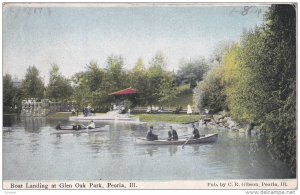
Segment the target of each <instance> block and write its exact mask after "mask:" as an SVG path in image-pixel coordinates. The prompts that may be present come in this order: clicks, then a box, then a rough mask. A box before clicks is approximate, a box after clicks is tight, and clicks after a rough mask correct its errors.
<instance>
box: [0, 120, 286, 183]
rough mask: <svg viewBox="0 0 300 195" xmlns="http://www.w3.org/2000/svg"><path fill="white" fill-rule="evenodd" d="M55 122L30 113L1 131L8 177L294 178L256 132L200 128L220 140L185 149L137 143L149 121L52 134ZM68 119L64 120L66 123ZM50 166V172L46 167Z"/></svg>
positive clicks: (161, 129)
mask: <svg viewBox="0 0 300 195" xmlns="http://www.w3.org/2000/svg"><path fill="white" fill-rule="evenodd" d="M12 121H13V120H12ZM57 121H58V120H53V119H52V120H48V119H47V120H46V119H45V118H38V117H35V118H29V117H28V118H24V119H22V123H21V125H23V127H22V128H20V127H18V128H20V129H22V131H15V129H16V128H15V127H13V130H14V132H13V133H6V134H3V159H4V169H3V170H4V171H3V178H4V179H26V180H28V179H46V180H47V179H77V180H78V179H83V180H85V179H97V178H113V179H145V180H147V179H157V180H160V179H161V180H166V179H171V180H172V179H230V178H231V179H262V178H290V177H291V175H290V172H289V170H288V168H287V167H286V166H285V165H284V164H283V163H280V162H278V161H276V160H275V159H273V158H272V156H270V154H269V153H268V151H267V150H266V148H265V147H264V144H265V143H264V142H261V139H259V138H258V137H257V136H247V135H246V134H243V133H239V132H231V131H225V130H211V129H199V130H200V132H201V134H206V133H218V134H219V137H218V141H217V142H215V143H210V144H195V145H186V146H185V148H184V149H182V147H181V145H178V146H177V145H165V146H159V145H153V146H144V145H135V144H134V137H144V136H145V135H146V132H147V130H148V128H149V124H125V123H114V122H97V123H96V125H97V126H104V125H108V124H109V125H110V128H109V130H108V131H104V132H97V133H90V134H63V135H60V134H56V135H51V134H50V133H51V131H54V129H53V127H54V126H55V124H56V123H57ZM68 123H70V122H69V121H65V124H68ZM13 125H14V124H12V126H13ZM168 127H169V124H161V125H159V124H157V125H154V132H155V133H157V134H158V135H159V137H160V138H165V137H166V136H167V131H168ZM175 128H176V130H177V132H178V134H179V136H182V135H184V134H189V133H191V128H190V125H174V129H175ZM24 129H25V131H24ZM20 154H22V155H20ZM11 162H14V163H13V164H11ZM170 162H174V163H171V164H170ZM17 165H18V168H17V169H16V166H17ZM41 165H43V166H41ZM124 166H125V167H126V168H125V169H124ZM153 166H155V168H156V169H155V170H153ZM48 169H51V172H47V171H45V170H48ZM156 170H157V171H156ZM174 170H176V174H174ZM141 171H143V174H142V176H141V174H140V173H141ZM46 172H47V173H46ZM200 173H201V174H200Z"/></svg>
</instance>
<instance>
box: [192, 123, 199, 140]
mask: <svg viewBox="0 0 300 195" xmlns="http://www.w3.org/2000/svg"><path fill="white" fill-rule="evenodd" d="M192 126H193V129H194V130H193V135H194V136H193V137H192V138H194V139H197V138H200V134H199V130H198V129H197V128H196V127H195V124H193V125H192Z"/></svg>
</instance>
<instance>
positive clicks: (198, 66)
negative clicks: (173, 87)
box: [176, 58, 209, 88]
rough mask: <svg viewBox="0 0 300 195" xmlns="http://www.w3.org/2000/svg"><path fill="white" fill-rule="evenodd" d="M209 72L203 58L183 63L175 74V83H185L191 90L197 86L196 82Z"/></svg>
mask: <svg viewBox="0 0 300 195" xmlns="http://www.w3.org/2000/svg"><path fill="white" fill-rule="evenodd" d="M208 70H209V65H208V63H207V62H206V60H205V59H204V58H200V59H198V60H193V61H189V62H183V63H182V64H181V65H180V67H179V70H178V72H177V75H176V76H177V82H179V84H181V83H182V82H186V83H189V84H190V87H191V88H194V87H195V86H197V82H199V81H202V80H203V77H204V75H205V73H207V72H208Z"/></svg>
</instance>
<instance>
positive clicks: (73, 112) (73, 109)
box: [71, 107, 76, 116]
mask: <svg viewBox="0 0 300 195" xmlns="http://www.w3.org/2000/svg"><path fill="white" fill-rule="evenodd" d="M71 112H72V116H76V110H75V108H74V107H72V109H71Z"/></svg>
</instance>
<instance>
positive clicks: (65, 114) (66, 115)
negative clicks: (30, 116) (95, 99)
mask: <svg viewBox="0 0 300 195" xmlns="http://www.w3.org/2000/svg"><path fill="white" fill-rule="evenodd" d="M71 115H72V114H71V113H70V112H55V113H51V114H49V115H48V116H47V118H62V119H63V118H69V116H71Z"/></svg>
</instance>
